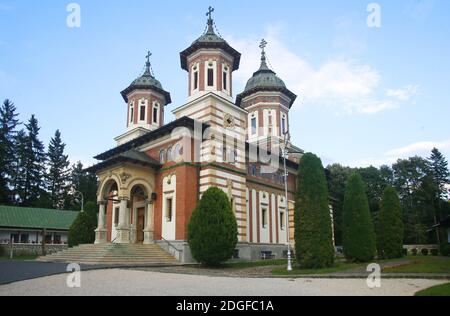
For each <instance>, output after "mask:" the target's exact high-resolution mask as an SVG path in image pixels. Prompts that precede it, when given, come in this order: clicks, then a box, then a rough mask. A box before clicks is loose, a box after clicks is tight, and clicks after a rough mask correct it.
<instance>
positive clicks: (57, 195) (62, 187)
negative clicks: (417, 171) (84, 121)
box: [46, 130, 70, 209]
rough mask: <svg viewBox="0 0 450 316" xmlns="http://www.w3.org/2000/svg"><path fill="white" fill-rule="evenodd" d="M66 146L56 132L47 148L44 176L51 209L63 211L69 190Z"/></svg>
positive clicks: (59, 133) (58, 132) (59, 134)
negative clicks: (46, 169)
mask: <svg viewBox="0 0 450 316" xmlns="http://www.w3.org/2000/svg"><path fill="white" fill-rule="evenodd" d="M65 147H66V144H64V143H63V142H62V140H61V132H60V131H59V130H57V131H56V132H55V136H54V137H53V138H52V139H51V140H50V144H49V146H48V154H47V159H48V162H47V164H48V172H47V175H46V181H47V191H48V193H49V194H50V199H51V203H52V207H53V208H55V209H63V208H64V205H65V199H66V197H67V195H68V188H69V183H68V180H69V169H68V167H69V164H70V162H69V159H68V156H67V155H65V154H64V150H65Z"/></svg>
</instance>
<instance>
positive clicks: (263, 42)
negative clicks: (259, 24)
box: [259, 39, 267, 52]
mask: <svg viewBox="0 0 450 316" xmlns="http://www.w3.org/2000/svg"><path fill="white" fill-rule="evenodd" d="M266 46H267V41H266V40H265V39H262V40H261V44H260V45H259V48H261V49H262V51H263V52H264V49H265V48H266Z"/></svg>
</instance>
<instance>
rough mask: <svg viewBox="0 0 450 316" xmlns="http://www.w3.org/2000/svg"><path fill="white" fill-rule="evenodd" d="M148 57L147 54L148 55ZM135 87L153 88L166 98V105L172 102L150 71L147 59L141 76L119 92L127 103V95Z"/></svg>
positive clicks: (135, 88) (168, 94)
mask: <svg viewBox="0 0 450 316" xmlns="http://www.w3.org/2000/svg"><path fill="white" fill-rule="evenodd" d="M148 57H149V56H148ZM137 89H143V90H153V91H156V92H158V93H160V94H162V95H164V97H165V98H166V105H167V104H170V103H171V102H172V99H171V97H170V93H169V92H167V91H165V90H164V89H163V87H162V84H161V82H159V81H158V80H157V79H156V78H155V77H154V76H153V75H152V72H151V66H150V61H149V60H147V63H146V65H145V72H144V74H143V75H142V76H140V77H138V78H136V79H135V80H134V81H133V82H132V83H131V84H130V86H129V87H128V88H126V89H125V90H123V91H122V92H121V94H122V97H123V99H124V100H125V102H127V103H128V95H129V94H130V93H131V92H132V91H134V90H137Z"/></svg>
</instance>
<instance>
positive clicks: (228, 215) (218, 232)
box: [188, 187, 238, 266]
mask: <svg viewBox="0 0 450 316" xmlns="http://www.w3.org/2000/svg"><path fill="white" fill-rule="evenodd" d="M237 235H238V230H237V221H236V217H235V215H234V213H233V210H232V208H231V203H230V201H229V199H228V196H227V195H226V194H225V192H223V191H222V190H221V189H219V188H216V187H212V188H209V189H208V190H207V191H206V192H205V193H204V194H203V196H202V198H201V200H200V201H199V202H198V205H197V208H196V209H195V210H194V213H193V214H192V217H191V220H190V222H189V226H188V242H189V246H190V248H191V252H192V256H193V257H194V259H195V260H197V262H199V263H202V264H204V265H208V266H217V265H220V264H221V263H223V262H225V261H227V260H229V259H231V258H232V257H233V254H234V251H235V249H236V245H237V243H238V237H237Z"/></svg>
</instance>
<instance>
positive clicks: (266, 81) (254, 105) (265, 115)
mask: <svg viewBox="0 0 450 316" xmlns="http://www.w3.org/2000/svg"><path fill="white" fill-rule="evenodd" d="M266 45H267V42H266V41H265V40H262V41H261V45H260V48H261V66H260V67H259V69H258V71H256V72H255V73H254V74H253V76H252V78H250V80H248V82H247V85H246V87H245V90H244V92H242V93H241V94H239V95H238V96H237V98H236V105H237V106H240V107H241V108H243V109H245V110H247V112H248V117H247V140H248V141H249V142H251V143H258V144H264V143H268V144H270V143H273V141H274V140H275V141H278V142H282V141H283V138H284V134H286V133H288V132H289V110H290V109H291V107H292V105H293V104H294V102H295V100H296V98H297V96H296V95H295V94H294V93H293V92H291V91H290V90H289V89H288V88H287V87H286V85H285V83H284V82H283V80H281V79H280V78H279V77H278V76H277V75H276V73H275V72H274V71H273V70H271V69H270V68H269V67H268V65H267V57H266V51H265V48H266Z"/></svg>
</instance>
